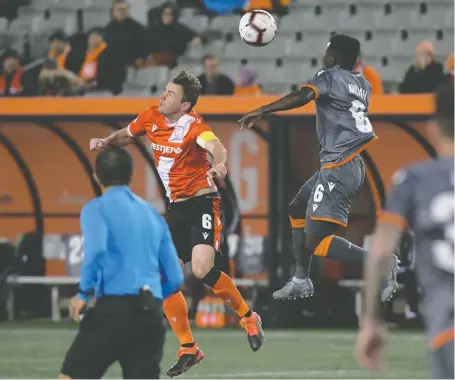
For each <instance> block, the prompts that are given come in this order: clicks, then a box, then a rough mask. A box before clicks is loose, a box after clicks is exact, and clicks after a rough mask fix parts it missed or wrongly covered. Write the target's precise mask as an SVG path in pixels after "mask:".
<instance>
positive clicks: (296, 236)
mask: <svg viewBox="0 0 455 380" xmlns="http://www.w3.org/2000/svg"><path fill="white" fill-rule="evenodd" d="M359 55H360V43H359V41H358V40H356V39H355V38H352V37H349V36H346V35H342V34H339V35H336V36H334V37H332V38H331V40H330V42H329V43H328V45H327V49H326V54H325V57H324V67H325V69H323V70H320V71H319V72H318V73H317V74H316V76H315V78H314V79H313V80H311V81H309V82H308V83H306V84H304V85H303V86H302V88H301V89H300V90H299V91H294V92H292V93H290V94H288V95H286V96H285V97H283V98H281V99H279V100H277V101H276V102H273V103H271V104H269V105H266V106H263V107H261V108H259V109H257V110H255V111H253V112H250V113H249V114H247V115H245V116H243V117H242V118H241V119H240V120H239V123H240V126H241V128H251V127H252V126H253V125H254V123H255V121H256V120H258V119H260V118H261V117H262V116H263V115H264V114H267V113H271V112H277V111H284V110H289V109H293V108H298V107H301V106H304V105H305V104H307V103H309V102H311V101H313V100H315V101H316V131H317V136H318V139H319V145H320V159H321V169H320V170H318V171H317V172H316V173H315V174H314V175H313V176H312V177H311V178H310V179H309V180H308V181H307V182H306V183H305V184H304V185H303V186H302V187H301V189H300V190H299V192H298V193H297V195H296V197H295V198H294V199H293V200H292V202H291V203H290V205H289V217H290V221H291V225H292V234H293V245H294V253H295V257H296V271H295V275H294V277H293V278H292V279H291V280H290V281H289V282H288V283H287V284H286V285H285V286H284V287H283V288H282V289H280V290H277V291H276V292H275V293H273V297H274V298H275V299H279V300H287V299H295V298H300V297H309V296H311V295H312V294H313V292H314V288H313V283H312V282H311V280H310V264H311V258H312V257H313V255H314V256H324V257H328V258H330V259H332V260H336V261H341V262H362V261H363V260H364V258H365V257H366V252H365V250H363V249H362V248H361V247H358V246H356V245H355V244H352V243H350V242H349V241H347V240H345V239H343V238H341V237H339V236H335V235H334V234H335V231H336V230H337V229H338V227H339V226H340V225H341V226H343V227H346V226H347V222H348V216H349V209H350V206H351V202H352V199H353V198H354V196H355V194H356V193H357V191H358V190H359V188H360V187H361V186H362V184H363V181H364V179H365V167H364V164H363V161H362V159H361V157H360V155H359V154H360V153H361V152H362V151H363V150H364V149H366V147H367V146H368V144H369V143H370V142H372V141H374V140H375V139H376V136H375V134H374V132H373V127H372V125H371V123H370V120H369V119H368V116H367V112H368V106H369V102H370V94H371V86H370V84H369V83H368V82H367V80H366V79H365V78H364V77H363V75H362V74H361V73H358V72H354V71H353V68H354V66H355V65H356V64H357V61H358V59H359ZM397 270H398V259H396V260H394V262H392V263H391V267H390V273H389V276H388V278H387V281H385V282H384V288H383V292H382V295H381V297H382V299H383V300H384V301H386V300H388V299H390V298H391V296H392V294H393V292H394V291H395V289H396V285H397V283H396V280H395V278H396V272H397Z"/></svg>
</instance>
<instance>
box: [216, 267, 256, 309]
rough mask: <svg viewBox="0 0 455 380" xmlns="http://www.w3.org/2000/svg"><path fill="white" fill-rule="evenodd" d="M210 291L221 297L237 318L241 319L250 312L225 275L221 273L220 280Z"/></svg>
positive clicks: (232, 283)
mask: <svg viewBox="0 0 455 380" xmlns="http://www.w3.org/2000/svg"><path fill="white" fill-rule="evenodd" d="M212 289H213V293H215V294H216V295H217V296H219V297H221V298H222V299H223V301H224V302H225V303H226V304H227V305H228V306H229V307H230V308H232V309H233V310H235V312H236V313H237V314H238V315H239V317H243V316H244V315H245V314H246V313H248V311H249V310H250V308H249V307H248V305H247V303H246V302H245V300H244V299H243V297H242V295H241V294H240V292H239V290H238V289H237V287H236V286H235V284H234V282H233V281H232V279H231V278H230V277H229V276H228V275H227V274H226V273H223V272H221V276H220V278H219V279H218V281H217V282H216V284H215V286H213V287H212Z"/></svg>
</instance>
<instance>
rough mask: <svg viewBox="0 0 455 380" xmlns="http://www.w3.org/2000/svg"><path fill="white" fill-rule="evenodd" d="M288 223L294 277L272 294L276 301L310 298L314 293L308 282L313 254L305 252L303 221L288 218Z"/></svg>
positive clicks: (310, 283)
mask: <svg viewBox="0 0 455 380" xmlns="http://www.w3.org/2000/svg"><path fill="white" fill-rule="evenodd" d="M290 221H291V225H292V241H293V246H294V254H295V261H296V269H295V275H294V277H293V278H292V279H291V280H290V281H288V282H287V283H286V285H285V286H284V287H283V288H282V289H280V290H277V291H276V292H274V293H273V298H274V299H276V300H288V299H296V298H304V297H311V296H312V295H313V293H314V287H313V283H312V282H311V280H310V267H311V258H312V257H313V254H312V252H311V251H310V252H307V251H306V250H305V230H304V229H305V219H304V218H302V219H296V218H292V217H290Z"/></svg>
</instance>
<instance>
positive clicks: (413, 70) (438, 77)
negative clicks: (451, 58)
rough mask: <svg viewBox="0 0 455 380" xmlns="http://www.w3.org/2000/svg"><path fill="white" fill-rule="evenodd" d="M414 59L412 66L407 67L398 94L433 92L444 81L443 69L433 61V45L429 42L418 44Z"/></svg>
mask: <svg viewBox="0 0 455 380" xmlns="http://www.w3.org/2000/svg"><path fill="white" fill-rule="evenodd" d="M414 59H415V62H414V64H413V65H411V67H409V69H408V71H407V72H406V74H405V77H404V80H403V82H402V83H401V84H400V86H399V89H400V92H401V93H403V94H419V93H426V92H433V91H434V90H435V89H436V87H437V86H438V85H439V84H440V83H441V82H444V81H445V76H444V67H443V65H442V64H441V63H439V62H436V61H435V51H434V47H433V44H432V43H431V42H429V41H422V42H421V43H420V44H418V45H417V47H416V51H415V56H414Z"/></svg>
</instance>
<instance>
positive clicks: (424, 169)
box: [392, 158, 454, 185]
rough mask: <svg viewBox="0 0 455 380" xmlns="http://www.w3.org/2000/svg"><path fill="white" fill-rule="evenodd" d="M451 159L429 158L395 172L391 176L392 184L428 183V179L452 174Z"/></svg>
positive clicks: (452, 165) (452, 164)
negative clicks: (405, 182)
mask: <svg viewBox="0 0 455 380" xmlns="http://www.w3.org/2000/svg"><path fill="white" fill-rule="evenodd" d="M453 168H454V163H453V158H438V159H434V158H430V159H425V160H422V161H418V162H415V163H413V164H410V165H408V166H405V167H402V168H400V169H398V170H397V171H395V173H394V174H393V176H392V183H393V184H394V185H398V184H400V183H402V182H404V181H407V182H411V181H412V182H413V183H418V182H420V181H423V182H428V181H429V179H430V178H434V177H438V176H441V175H442V176H444V178H447V175H448V173H453Z"/></svg>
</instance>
